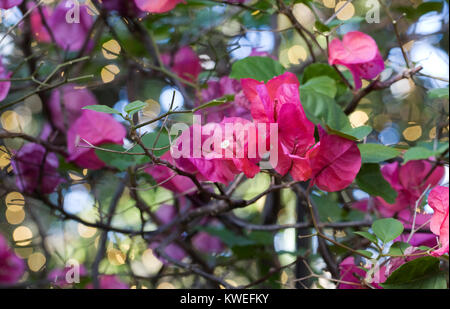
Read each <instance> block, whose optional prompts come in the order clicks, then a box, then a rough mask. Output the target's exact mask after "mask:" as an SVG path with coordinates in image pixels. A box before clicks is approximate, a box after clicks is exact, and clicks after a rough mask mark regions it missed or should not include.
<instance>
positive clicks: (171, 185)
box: [145, 151, 195, 194]
mask: <svg viewBox="0 0 450 309" xmlns="http://www.w3.org/2000/svg"><path fill="white" fill-rule="evenodd" d="M161 160H164V161H167V162H169V163H171V164H173V165H175V161H174V160H173V158H172V155H171V154H170V151H168V152H166V153H165V154H164V155H162V156H161ZM145 172H146V173H148V174H150V175H151V176H152V177H153V178H154V179H155V181H156V182H157V183H159V184H161V187H163V188H166V189H167V190H170V191H173V192H175V193H183V194H184V193H186V192H194V191H193V189H194V188H195V184H194V183H193V182H192V180H191V179H190V178H189V177H186V176H181V175H177V174H176V173H175V172H174V171H172V170H171V169H170V168H168V167H166V166H162V165H151V166H149V167H147V168H146V169H145Z"/></svg>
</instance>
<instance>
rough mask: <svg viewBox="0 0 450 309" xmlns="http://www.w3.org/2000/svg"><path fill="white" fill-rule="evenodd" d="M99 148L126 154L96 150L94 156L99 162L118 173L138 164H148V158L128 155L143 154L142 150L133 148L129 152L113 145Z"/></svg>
mask: <svg viewBox="0 0 450 309" xmlns="http://www.w3.org/2000/svg"><path fill="white" fill-rule="evenodd" d="M101 148H103V149H108V150H112V151H117V152H127V153H128V154H126V153H116V152H109V151H105V150H100V149H96V150H95V154H96V155H97V156H98V158H99V159H100V160H102V161H103V162H105V164H106V165H108V166H112V167H115V168H117V169H119V170H120V171H125V170H126V169H127V168H128V167H130V166H135V165H138V164H144V163H147V162H150V160H149V158H147V157H146V156H145V155H131V154H130V153H143V150H142V148H140V147H139V146H138V147H135V148H133V149H130V150H128V151H127V150H126V149H125V148H123V147H122V146H120V145H115V144H106V145H102V146H101Z"/></svg>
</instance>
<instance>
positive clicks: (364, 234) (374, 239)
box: [353, 231, 378, 243]
mask: <svg viewBox="0 0 450 309" xmlns="http://www.w3.org/2000/svg"><path fill="white" fill-rule="evenodd" d="M353 233H354V234H356V235H359V236H361V237H364V238H365V239H368V240H370V241H371V242H373V243H377V242H378V240H377V237H376V236H375V235H373V234H372V233H369V232H364V231H360V232H353Z"/></svg>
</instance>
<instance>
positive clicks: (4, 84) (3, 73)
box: [0, 57, 12, 102]
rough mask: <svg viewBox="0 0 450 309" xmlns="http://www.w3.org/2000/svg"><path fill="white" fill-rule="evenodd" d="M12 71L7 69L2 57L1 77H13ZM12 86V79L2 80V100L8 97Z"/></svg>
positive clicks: (0, 87)
mask: <svg viewBox="0 0 450 309" xmlns="http://www.w3.org/2000/svg"><path fill="white" fill-rule="evenodd" d="M11 75H12V72H8V71H6V68H5V67H4V66H3V63H2V58H1V57H0V79H9V78H11ZM10 88H11V82H10V81H3V82H0V102H1V101H3V100H4V99H6V97H7V96H8V93H9V89H10Z"/></svg>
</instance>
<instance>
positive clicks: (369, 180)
mask: <svg viewBox="0 0 450 309" xmlns="http://www.w3.org/2000/svg"><path fill="white" fill-rule="evenodd" d="M356 184H357V185H358V186H359V188H360V189H361V190H363V191H365V192H367V193H368V194H370V195H372V196H379V197H381V198H383V199H384V200H385V201H386V202H388V203H389V204H393V203H395V199H396V198H397V191H395V190H394V189H393V188H392V187H391V185H390V184H389V183H388V182H387V181H386V180H385V179H384V178H383V175H382V174H381V171H380V166H379V165H378V164H374V163H366V164H363V165H362V167H361V170H360V171H359V173H358V175H357V176H356Z"/></svg>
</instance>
